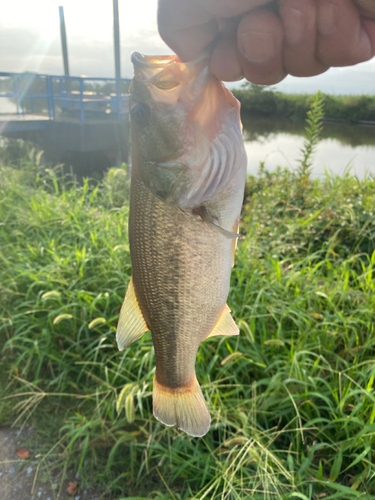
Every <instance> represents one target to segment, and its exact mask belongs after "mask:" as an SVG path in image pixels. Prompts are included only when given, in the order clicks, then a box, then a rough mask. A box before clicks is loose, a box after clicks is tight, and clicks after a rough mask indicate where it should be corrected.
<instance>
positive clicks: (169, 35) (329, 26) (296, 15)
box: [158, 0, 375, 85]
mask: <svg viewBox="0 0 375 500" xmlns="http://www.w3.org/2000/svg"><path fill="white" fill-rule="evenodd" d="M277 1H278V6H279V10H278V15H276V14H275V13H273V12H272V11H270V10H265V8H264V7H266V8H268V7H267V5H268V4H270V5H273V4H274V2H271V0H188V1H187V0H159V9H158V24H159V31H160V34H161V36H162V38H163V39H164V41H165V42H166V43H167V44H168V45H169V46H170V47H171V48H172V49H173V50H174V51H175V52H176V54H177V55H178V56H179V57H180V59H181V60H182V61H189V60H192V59H194V58H195V57H197V56H198V55H199V54H201V53H202V51H203V50H204V49H205V48H206V47H207V46H208V45H209V44H210V43H214V44H215V48H214V50H213V52H212V56H211V71H212V72H213V73H214V74H215V75H216V76H217V77H218V78H219V79H221V80H225V81H234V80H237V79H239V78H240V77H241V76H244V77H245V78H246V79H247V80H249V81H251V82H253V83H258V84H263V85H267V84H268V85H272V84H275V83H278V82H279V81H281V80H282V79H283V78H284V77H285V76H286V75H287V74H291V75H294V76H312V75H317V74H320V73H323V72H324V71H326V70H327V69H328V68H329V67H331V66H349V65H353V64H357V63H359V62H362V61H366V60H368V59H370V58H371V57H372V56H373V55H374V54H375V20H370V19H367V18H365V17H363V16H362V17H361V16H360V9H359V7H358V4H356V3H354V1H353V0H277ZM356 1H357V2H359V3H360V4H361V5H362V6H364V5H366V6H367V5H369V4H370V5H371V6H372V8H373V3H371V2H372V0H356ZM228 26H229V29H228Z"/></svg>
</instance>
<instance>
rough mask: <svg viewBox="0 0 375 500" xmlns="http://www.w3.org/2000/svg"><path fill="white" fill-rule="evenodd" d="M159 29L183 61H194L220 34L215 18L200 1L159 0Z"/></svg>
mask: <svg viewBox="0 0 375 500" xmlns="http://www.w3.org/2000/svg"><path fill="white" fill-rule="evenodd" d="M158 28H159V33H160V36H161V37H162V39H163V40H164V41H165V43H166V44H167V45H169V47H170V48H171V49H172V50H174V52H175V53H176V54H177V55H178V56H179V58H180V59H181V60H182V61H190V60H192V59H195V58H196V57H197V56H198V55H199V54H200V53H201V52H202V50H204V49H205V47H207V45H208V44H210V43H211V42H212V41H213V40H214V39H215V37H216V36H217V34H218V32H219V27H218V23H217V21H216V19H215V17H214V15H213V14H212V13H210V12H208V11H207V10H205V9H204V8H203V7H202V6H201V5H200V2H199V0H189V1H186V0H159V4H158Z"/></svg>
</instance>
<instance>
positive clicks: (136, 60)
mask: <svg viewBox="0 0 375 500" xmlns="http://www.w3.org/2000/svg"><path fill="white" fill-rule="evenodd" d="M131 61H132V63H133V64H134V66H138V67H141V68H162V67H164V66H166V65H168V64H170V63H173V62H177V63H179V62H181V61H180V59H179V58H178V57H177V56H173V55H170V56H145V55H143V54H140V53H139V52H133V53H132V55H131Z"/></svg>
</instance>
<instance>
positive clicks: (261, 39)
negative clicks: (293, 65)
mask: <svg viewBox="0 0 375 500" xmlns="http://www.w3.org/2000/svg"><path fill="white" fill-rule="evenodd" d="M238 46H239V49H240V51H241V53H242V54H243V56H244V57H246V59H247V60H248V61H250V62H251V63H253V64H261V63H264V62H266V61H268V60H269V59H271V58H272V57H273V56H274V55H275V54H276V51H277V46H276V40H275V38H274V36H273V35H272V34H270V33H265V32H264V31H256V30H251V31H247V32H245V33H242V34H241V35H240V36H239V37H238Z"/></svg>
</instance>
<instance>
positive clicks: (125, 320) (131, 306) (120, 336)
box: [116, 278, 148, 351]
mask: <svg viewBox="0 0 375 500" xmlns="http://www.w3.org/2000/svg"><path fill="white" fill-rule="evenodd" d="M147 330H148V326H147V324H146V321H145V320H144V318H143V315H142V311H141V309H140V307H139V304H138V300H137V296H136V294H135V290H134V285H133V278H132V279H131V280H130V283H129V286H128V290H127V292H126V295H125V299H124V302H123V304H122V307H121V311H120V317H119V320H118V324H117V330H116V341H117V345H118V348H119V350H120V351H123V350H124V349H125V348H126V347H128V346H129V345H130V344H131V343H132V342H134V341H135V340H138V339H139V338H141V337H142V335H143V334H144V333H145V332H147Z"/></svg>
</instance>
